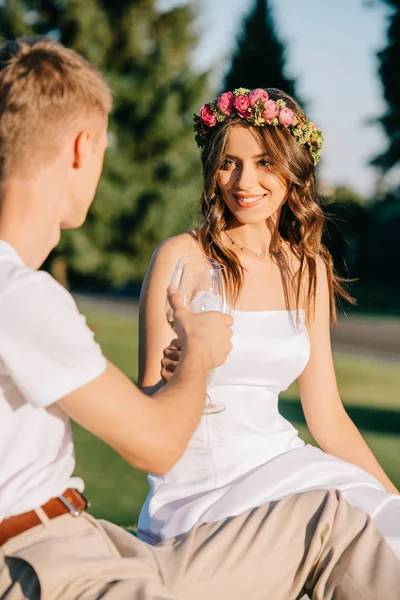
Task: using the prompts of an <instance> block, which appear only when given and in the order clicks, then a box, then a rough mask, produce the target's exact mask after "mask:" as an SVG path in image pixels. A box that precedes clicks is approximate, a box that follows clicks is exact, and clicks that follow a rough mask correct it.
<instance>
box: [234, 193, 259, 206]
mask: <svg viewBox="0 0 400 600" xmlns="http://www.w3.org/2000/svg"><path fill="white" fill-rule="evenodd" d="M232 195H233V197H234V198H235V200H236V202H237V203H238V205H239V206H240V207H241V208H254V207H255V206H258V205H259V204H260V203H261V202H262V200H263V198H265V196H266V194H259V195H257V196H244V195H243V194H232Z"/></svg>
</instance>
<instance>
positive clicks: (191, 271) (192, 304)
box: [166, 255, 232, 414]
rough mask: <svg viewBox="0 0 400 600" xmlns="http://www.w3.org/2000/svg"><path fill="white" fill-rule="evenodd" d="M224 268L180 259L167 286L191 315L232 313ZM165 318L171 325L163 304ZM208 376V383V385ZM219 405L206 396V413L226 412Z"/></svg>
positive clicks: (171, 317) (171, 318)
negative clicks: (213, 312) (176, 293)
mask: <svg viewBox="0 0 400 600" xmlns="http://www.w3.org/2000/svg"><path fill="white" fill-rule="evenodd" d="M224 272H225V267H224V266H223V265H221V264H220V263H218V262H217V261H215V260H214V259H212V258H208V257H206V256H197V255H193V256H190V255H189V256H183V257H182V258H181V259H179V261H178V262H177V264H176V266H175V269H174V271H173V273H172V276H171V281H170V285H171V286H174V287H176V288H177V289H178V290H179V292H180V293H181V295H182V297H183V300H184V303H185V306H187V307H188V308H190V310H191V311H192V312H194V313H201V312H209V311H214V310H216V311H220V312H222V313H225V314H231V313H232V309H231V306H230V303H229V302H228V301H227V289H226V283H225V276H224ZM166 316H167V321H168V323H169V324H170V326H171V327H172V328H173V326H174V313H173V310H172V308H171V306H170V304H169V302H168V299H167V302H166ZM211 377H212V375H210V377H209V380H208V384H210V380H211ZM225 408H226V407H225V405H224V404H222V402H214V401H213V400H212V399H211V397H210V396H209V395H208V394H206V404H205V408H204V413H205V414H215V413H219V412H222V411H223V410H225Z"/></svg>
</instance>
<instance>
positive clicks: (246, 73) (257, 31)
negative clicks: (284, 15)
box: [224, 0, 296, 97]
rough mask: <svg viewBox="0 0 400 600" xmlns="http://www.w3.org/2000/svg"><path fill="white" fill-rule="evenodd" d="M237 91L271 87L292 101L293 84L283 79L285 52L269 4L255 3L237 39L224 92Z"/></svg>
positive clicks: (266, 1)
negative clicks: (236, 89)
mask: <svg viewBox="0 0 400 600" xmlns="http://www.w3.org/2000/svg"><path fill="white" fill-rule="evenodd" d="M238 87H245V88H250V89H253V88H258V87H275V88H278V89H281V90H283V91H285V92H288V93H289V94H291V95H293V96H295V97H296V93H295V82H294V80H293V79H289V78H288V77H286V75H285V50H284V46H283V44H282V42H281V41H280V40H279V37H278V35H277V33H276V31H275V22H274V19H273V15H272V13H271V6H270V2H269V0H255V4H254V7H253V9H252V10H251V11H250V13H249V14H248V16H247V17H246V19H245V21H244V25H243V29H242V32H241V33H240V35H239V38H238V41H237V49H236V52H235V54H234V56H233V59H232V64H231V67H230V69H229V72H228V73H227V75H226V77H225V84H224V90H234V89H235V88H238Z"/></svg>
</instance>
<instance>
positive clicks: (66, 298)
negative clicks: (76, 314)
mask: <svg viewBox="0 0 400 600" xmlns="http://www.w3.org/2000/svg"><path fill="white" fill-rule="evenodd" d="M55 299H57V301H58V302H60V301H61V302H63V303H65V302H67V303H71V302H72V303H73V304H75V303H74V300H73V298H72V296H71V294H70V293H69V292H67V290H65V289H64V288H63V287H62V286H61V285H60V284H59V283H58V282H57V281H56V280H55V279H54V278H53V277H52V276H51V275H50V274H49V273H47V272H46V271H35V270H33V269H30V268H29V267H27V266H26V265H25V264H24V263H23V262H21V261H17V260H15V259H14V258H13V257H12V256H1V257H0V306H1V310H2V311H4V310H6V309H7V307H8V308H9V309H12V307H13V306H16V304H18V305H21V304H25V303H26V304H27V305H28V306H30V307H33V305H34V304H35V301H37V302H38V303H40V304H42V305H43V304H44V305H46V304H48V303H51V302H52V301H54V300H55Z"/></svg>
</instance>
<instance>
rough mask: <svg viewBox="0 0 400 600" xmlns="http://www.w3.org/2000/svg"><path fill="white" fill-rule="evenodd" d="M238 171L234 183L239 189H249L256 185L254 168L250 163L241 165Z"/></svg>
mask: <svg viewBox="0 0 400 600" xmlns="http://www.w3.org/2000/svg"><path fill="white" fill-rule="evenodd" d="M238 171H239V172H238V177H237V180H236V185H237V187H238V188H239V189H240V190H242V191H246V190H251V189H252V188H254V187H255V186H256V183H257V181H256V174H255V169H254V168H253V167H252V166H251V165H242V167H241V168H240V169H239V170H238Z"/></svg>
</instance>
